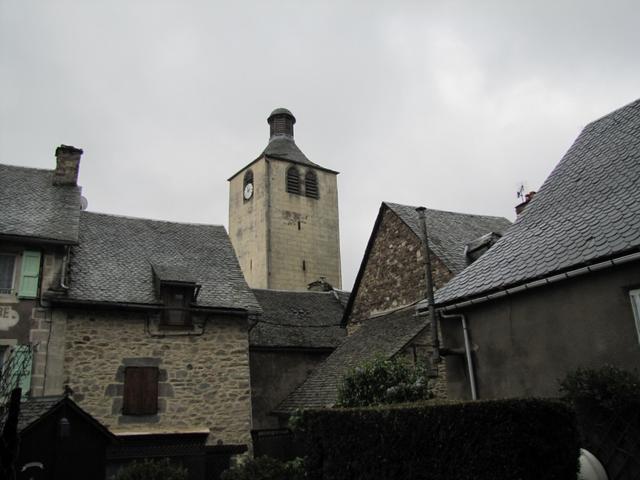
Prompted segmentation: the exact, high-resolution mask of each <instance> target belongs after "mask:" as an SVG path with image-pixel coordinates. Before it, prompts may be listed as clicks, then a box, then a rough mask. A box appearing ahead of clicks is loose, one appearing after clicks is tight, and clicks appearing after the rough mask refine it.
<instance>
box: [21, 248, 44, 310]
mask: <svg viewBox="0 0 640 480" xmlns="http://www.w3.org/2000/svg"><path fill="white" fill-rule="evenodd" d="M39 275H40V252H38V251H36V250H25V251H24V253H23V254H22V273H21V274H20V288H19V289H18V296H19V297H22V298H36V297H37V296H38V277H39Z"/></svg>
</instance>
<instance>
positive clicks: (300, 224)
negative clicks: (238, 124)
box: [229, 108, 342, 290]
mask: <svg viewBox="0 0 640 480" xmlns="http://www.w3.org/2000/svg"><path fill="white" fill-rule="evenodd" d="M267 122H268V123H269V143H268V144H267V147H266V148H265V149H264V151H263V152H262V153H261V154H260V155H259V156H258V158H256V159H255V160H253V161H252V162H250V163H249V164H248V165H247V166H246V167H244V168H243V169H242V170H240V171H239V172H237V173H236V174H235V175H233V176H232V177H231V178H229V235H230V237H231V243H232V244H233V247H234V248H235V251H236V255H237V256H238V260H239V262H240V266H241V268H242V271H243V273H244V276H245V278H246V280H247V283H248V284H249V286H250V287H252V288H266V289H273V290H306V289H307V285H308V284H309V283H311V282H314V281H316V280H319V279H320V278H322V277H324V278H325V279H326V281H327V282H329V283H330V284H331V285H333V286H334V287H335V288H341V287H342V278H341V272H340V235H339V230H338V228H339V227H338V187H337V175H338V172H336V171H334V170H330V169H328V168H324V167H321V166H320V165H318V164H316V163H313V162H312V161H310V160H309V159H308V158H307V157H306V156H305V154H304V153H302V151H301V150H300V149H299V148H298V146H297V145H296V143H295V141H294V137H293V126H294V124H295V123H296V118H295V117H294V116H293V114H292V113H291V112H290V111H289V110H287V109H286V108H278V109H276V110H274V111H273V112H271V115H269V118H268V119H267Z"/></svg>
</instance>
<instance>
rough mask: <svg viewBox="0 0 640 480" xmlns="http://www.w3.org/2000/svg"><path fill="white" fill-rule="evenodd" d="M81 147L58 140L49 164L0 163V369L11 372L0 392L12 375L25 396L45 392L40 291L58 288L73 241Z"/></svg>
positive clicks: (45, 315) (45, 313)
mask: <svg viewBox="0 0 640 480" xmlns="http://www.w3.org/2000/svg"><path fill="white" fill-rule="evenodd" d="M81 154H82V150H78V149H75V148H73V147H68V146H65V145H62V146H60V147H59V148H57V149H56V159H57V161H56V168H55V170H42V169H36V168H24V167H17V166H10V165H0V205H2V207H1V210H2V213H1V214H0V372H1V373H2V377H3V379H4V380H8V379H9V377H12V380H11V381H8V382H6V381H3V382H0V384H1V387H2V389H3V391H2V392H0V397H2V398H6V395H7V390H8V389H10V388H12V386H14V385H15V382H16V380H17V381H19V383H20V385H21V387H22V392H23V395H25V396H26V395H28V394H29V393H31V394H33V395H41V394H42V392H43V383H44V360H45V358H44V356H45V352H46V340H47V338H48V335H47V334H48V323H47V322H48V321H49V319H50V310H49V309H48V308H47V306H46V304H44V303H43V302H42V293H43V292H45V291H48V290H50V289H55V288H59V285H60V278H61V277H60V272H61V269H62V267H63V264H64V261H63V259H64V258H65V255H66V253H67V252H68V251H69V249H70V248H71V247H72V246H74V245H77V243H78V223H79V218H80V204H81V196H80V187H78V185H77V178H78V162H79V159H80V155H81ZM33 360H35V362H34V363H35V365H33V367H34V368H33V374H32V361H33ZM18 377H19V379H18Z"/></svg>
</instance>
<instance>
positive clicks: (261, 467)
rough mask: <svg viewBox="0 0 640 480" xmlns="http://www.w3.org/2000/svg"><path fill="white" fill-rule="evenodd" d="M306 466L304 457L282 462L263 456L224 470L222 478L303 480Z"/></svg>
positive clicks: (224, 479)
mask: <svg viewBox="0 0 640 480" xmlns="http://www.w3.org/2000/svg"><path fill="white" fill-rule="evenodd" d="M303 478H304V467H303V462H302V459H300V458H296V459H295V460H291V461H289V462H282V461H280V460H277V459H275V458H271V457H267V456H262V457H258V458H255V459H250V460H247V461H246V462H245V463H243V464H242V465H238V466H237V467H233V468H231V469H229V470H227V471H225V472H222V475H221V476H220V480H302V479H303Z"/></svg>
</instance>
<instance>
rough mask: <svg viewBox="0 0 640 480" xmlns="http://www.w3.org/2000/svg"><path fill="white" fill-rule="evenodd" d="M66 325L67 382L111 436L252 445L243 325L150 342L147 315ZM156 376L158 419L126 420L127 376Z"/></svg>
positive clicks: (211, 324) (213, 323)
mask: <svg viewBox="0 0 640 480" xmlns="http://www.w3.org/2000/svg"><path fill="white" fill-rule="evenodd" d="M64 321H65V322H66V328H64V330H65V343H64V373H63V378H64V380H63V381H64V383H65V384H67V385H69V386H70V387H71V389H72V390H73V399H74V400H75V401H77V402H78V404H79V405H80V406H81V407H82V408H84V409H86V410H87V411H88V412H89V413H90V414H91V415H93V416H94V417H96V418H97V419H98V420H99V421H100V422H102V423H103V424H105V425H106V426H107V427H108V428H109V429H110V430H112V431H114V432H118V431H127V432H135V431H144V432H154V431H155V432H167V431H183V430H193V429H199V430H201V429H203V428H204V429H208V430H209V431H210V435H209V438H208V443H210V444H216V443H218V442H223V443H224V444H247V445H250V443H251V438H250V428H251V398H250V381H249V346H248V336H247V328H246V322H245V321H243V320H242V319H234V318H221V317H214V318H209V319H207V321H206V323H205V324H204V328H203V329H202V330H201V334H199V335H195V334H192V335H185V334H184V332H182V333H180V332H175V333H174V334H171V333H164V334H158V335H152V334H151V333H150V332H152V331H154V330H153V329H152V328H150V327H149V323H148V322H149V320H148V318H147V316H146V314H132V313H95V312H94V313H89V312H73V313H69V314H68V315H67V316H66V319H64ZM127 366H156V367H158V369H159V384H158V397H159V398H158V414H157V415H146V416H133V415H123V414H122V395H123V387H124V369H125V368H126V367H127Z"/></svg>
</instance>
